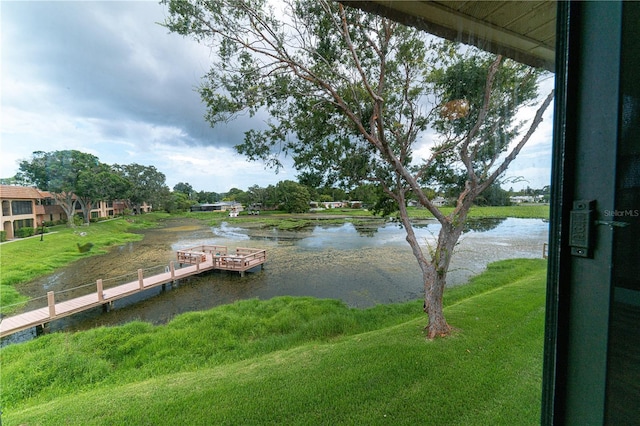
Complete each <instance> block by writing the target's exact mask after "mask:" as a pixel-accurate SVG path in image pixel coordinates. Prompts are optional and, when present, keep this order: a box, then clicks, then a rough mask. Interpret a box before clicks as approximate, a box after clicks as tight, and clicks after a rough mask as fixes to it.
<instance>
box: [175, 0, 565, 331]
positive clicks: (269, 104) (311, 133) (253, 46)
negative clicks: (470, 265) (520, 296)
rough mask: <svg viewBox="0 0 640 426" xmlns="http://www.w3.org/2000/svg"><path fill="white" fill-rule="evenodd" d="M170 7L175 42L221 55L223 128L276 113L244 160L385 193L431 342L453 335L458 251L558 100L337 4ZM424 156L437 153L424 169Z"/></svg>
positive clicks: (251, 140) (310, 0)
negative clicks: (451, 202)
mask: <svg viewBox="0 0 640 426" xmlns="http://www.w3.org/2000/svg"><path fill="white" fill-rule="evenodd" d="M164 3H165V4H167V5H168V10H169V16H168V18H167V20H166V21H165V23H164V25H165V26H166V27H167V28H169V29H170V30H171V31H174V32H176V33H179V34H182V35H184V36H192V37H194V38H195V39H196V40H198V41H199V42H201V43H206V44H208V45H209V46H210V47H211V48H212V50H213V51H215V52H216V57H215V59H214V63H213V65H212V67H211V70H210V71H209V73H208V74H207V75H206V76H205V78H204V82H203V84H202V86H201V87H200V89H199V91H200V94H201V97H202V99H203V101H204V102H205V103H206V106H207V114H206V119H207V120H208V121H209V122H210V123H211V125H214V126H215V125H216V124H217V123H220V122H225V121H229V120H232V119H234V118H235V117H237V116H238V115H241V114H247V113H248V114H249V115H250V116H253V115H255V114H256V113H258V112H267V113H268V115H269V117H270V118H269V121H268V123H267V128H266V129H265V130H249V131H247V132H246V133H245V140H244V142H243V143H242V144H240V145H238V146H237V147H236V148H237V150H238V151H239V152H240V153H243V154H245V155H246V156H247V157H248V158H249V159H252V160H263V161H265V162H266V163H267V164H268V165H271V166H274V167H275V168H276V169H277V168H278V167H280V166H281V163H280V160H279V158H280V155H281V154H283V153H286V154H288V155H290V156H291V158H293V160H294V163H295V167H296V168H297V169H298V170H300V171H302V172H307V173H321V174H322V176H323V177H324V179H325V183H327V184H332V183H335V182H341V183H343V184H347V185H349V184H350V185H353V186H355V185H356V184H361V183H363V182H372V183H375V184H376V185H377V186H378V188H379V189H380V190H381V193H383V194H384V198H385V199H386V202H383V203H380V206H381V207H382V208H384V209H386V210H390V209H397V210H398V211H399V213H398V216H399V219H400V221H401V223H402V225H403V226H404V229H405V230H406V234H407V236H406V239H407V241H408V243H409V245H410V246H411V249H412V251H413V254H414V256H415V258H416V259H417V262H418V265H419V267H420V269H421V270H422V276H423V282H424V310H425V312H426V313H427V314H428V317H429V322H428V325H427V327H426V329H427V336H428V338H434V337H436V336H445V335H447V334H448V333H450V330H451V328H450V326H449V324H447V322H446V320H445V318H444V314H443V309H442V295H443V292H444V288H445V285H446V277H447V270H448V268H449V264H450V262H451V257H452V255H453V250H454V247H455V245H456V244H457V242H458V239H459V237H460V235H461V233H462V230H463V228H464V224H465V221H466V218H467V215H468V212H469V209H470V208H471V206H472V204H473V203H474V201H475V200H476V199H477V197H478V196H479V195H480V194H481V193H482V191H484V190H485V189H486V188H488V187H489V186H490V185H491V184H493V183H494V182H496V180H498V179H499V178H500V177H501V176H502V175H503V174H504V172H505V170H506V169H507V167H508V166H509V164H510V163H511V162H512V161H513V159H514V158H515V157H516V156H517V155H518V153H519V152H520V150H521V149H522V147H523V146H524V145H525V144H526V143H527V141H528V140H529V139H530V138H531V135H532V134H533V132H534V131H535V130H536V128H537V127H538V125H539V123H540V122H541V121H542V116H543V113H544V111H545V110H546V108H547V107H548V106H549V104H550V103H551V100H552V97H553V94H552V93H550V94H549V95H548V96H546V97H545V98H544V99H543V100H542V101H539V100H538V91H537V84H538V79H539V77H540V72H539V71H537V70H535V69H531V68H529V67H526V66H524V65H521V64H518V63H515V62H513V61H511V60H507V59H504V58H502V57H500V56H494V55H490V54H487V53H482V52H478V51H476V50H474V49H472V48H465V49H464V51H463V50H459V49H457V48H456V45H455V44H453V43H449V42H441V41H436V40H435V39H434V38H432V37H430V36H428V35H426V34H425V33H422V32H420V31H418V30H416V29H414V28H409V27H406V26H403V25H400V24H398V23H396V22H393V21H390V20H388V19H384V18H382V17H379V16H375V15H371V14H368V13H365V12H362V11H360V10H356V9H351V8H348V7H344V6H343V5H341V4H340V3H337V2H331V1H327V0H299V1H294V0H291V1H282V2H275V3H270V2H268V1H266V0H256V1H248V0H228V1H227V0H217V1H210V2H203V1H198V0H189V1H186V0H165V1H164ZM276 6H277V7H278V9H277V10H276V9H274V7H276ZM534 104H536V105H537V111H536V112H535V114H534V116H533V118H532V119H531V120H529V121H528V122H526V123H525V122H521V121H520V116H519V115H518V112H519V111H520V110H522V109H523V108H524V107H530V106H533V105H534ZM425 144H430V147H431V150H430V153H429V155H428V156H426V158H418V157H417V151H418V148H420V147H423V146H425ZM446 180H450V181H454V182H455V181H460V180H461V181H462V182H463V185H462V186H461V190H460V192H459V194H458V196H457V200H456V206H455V208H454V210H453V211H452V212H451V213H449V214H444V213H443V212H442V211H441V210H440V209H439V208H438V207H437V206H436V205H434V203H433V202H432V201H431V200H430V199H429V197H428V196H427V192H426V191H424V190H423V188H424V187H425V186H426V185H427V184H429V185H431V186H433V184H434V183H438V182H440V183H441V182H442V181H446ZM408 197H412V198H414V199H417V201H418V202H419V203H420V204H421V205H422V206H424V207H425V208H427V209H428V210H429V211H430V212H431V213H432V214H433V216H434V217H435V218H436V219H437V220H438V221H439V222H440V223H441V225H442V228H441V231H440V233H439V235H438V238H437V242H436V244H435V246H433V247H429V246H427V247H423V246H421V244H420V242H419V241H418V238H417V237H416V235H415V233H414V231H413V227H412V223H411V220H410V218H409V213H408V211H407V207H406V205H407V203H406V201H407V199H408Z"/></svg>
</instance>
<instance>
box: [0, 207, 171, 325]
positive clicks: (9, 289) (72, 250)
mask: <svg viewBox="0 0 640 426" xmlns="http://www.w3.org/2000/svg"><path fill="white" fill-rule="evenodd" d="M163 216H166V215H158V214H154V215H151V214H149V215H144V216H135V217H129V218H127V219H126V220H125V219H115V220H110V221H105V222H98V223H94V224H91V225H90V226H88V227H85V226H82V227H77V228H67V227H65V226H56V227H55V228H52V231H53V232H51V233H47V234H44V236H43V240H42V241H40V236H36V237H33V238H25V239H23V240H19V241H13V242H10V243H4V244H2V246H0V307H1V308H2V312H3V313H10V312H11V311H12V310H13V309H12V308H15V307H12V306H10V305H14V304H16V303H19V302H21V301H23V300H25V299H26V298H25V297H24V296H21V295H20V294H19V284H20V283H25V282H29V281H31V280H33V279H35V278H37V277H40V276H43V275H46V274H50V273H52V272H54V271H56V270H57V269H59V268H62V267H64V266H66V265H68V264H70V263H72V262H74V261H76V260H78V259H80V258H82V257H87V256H93V255H96V254H100V253H105V252H106V249H107V248H108V247H111V246H114V245H118V244H124V243H126V242H129V241H138V240H140V239H141V238H142V235H140V234H133V233H131V232H130V231H131V230H135V229H140V228H144V227H148V226H153V224H154V223H155V221H156V220H157V218H158V217H163ZM87 242H91V243H92V244H93V245H94V246H93V248H92V249H91V251H90V252H87V253H80V252H79V250H78V244H81V245H82V244H85V243H87ZM7 307H8V308H7Z"/></svg>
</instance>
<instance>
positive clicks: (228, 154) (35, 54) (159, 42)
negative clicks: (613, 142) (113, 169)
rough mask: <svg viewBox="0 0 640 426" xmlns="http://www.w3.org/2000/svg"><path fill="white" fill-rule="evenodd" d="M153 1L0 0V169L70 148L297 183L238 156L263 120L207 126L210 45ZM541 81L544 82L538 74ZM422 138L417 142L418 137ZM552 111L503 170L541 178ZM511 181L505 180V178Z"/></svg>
mask: <svg viewBox="0 0 640 426" xmlns="http://www.w3.org/2000/svg"><path fill="white" fill-rule="evenodd" d="M165 14H166V8H165V6H163V5H160V4H159V3H158V2H157V1H135V2H134V1H131V2H93V1H75V2H57V1H56V2H54V1H48V2H31V1H29V2H22V1H21V2H13V1H4V0H3V1H1V2H0V21H1V22H0V35H1V43H2V46H1V62H0V67H1V68H0V76H1V79H2V81H1V92H0V106H1V111H0V128H1V135H0V138H1V139H0V143H1V145H0V152H1V155H0V177H3V178H7V177H11V176H13V175H15V173H16V172H17V169H18V162H19V161H20V160H25V159H29V158H30V157H31V153H32V152H34V151H55V150H64V149H75V150H79V151H83V152H87V153H91V154H93V155H95V156H97V157H98V158H99V159H100V161H102V162H104V163H108V164H115V163H117V164H131V163H138V164H142V165H145V166H151V165H153V166H155V167H156V168H157V169H158V170H159V171H160V172H162V173H164V174H165V175H166V177H167V185H168V186H169V187H170V188H173V186H174V185H175V184H176V183H178V182H187V183H189V184H191V186H193V188H194V189H196V190H198V191H214V192H226V191H228V190H229V189H230V188H232V187H236V188H240V189H243V190H246V189H247V188H248V187H249V186H251V185H259V186H261V187H266V186H268V185H270V184H275V183H277V182H278V181H281V180H285V179H292V180H295V179H296V173H295V171H294V170H293V169H291V168H286V167H285V169H284V170H282V171H280V173H279V174H277V175H276V174H275V172H274V171H273V170H270V169H265V168H264V166H263V165H262V164H261V163H252V162H248V161H246V160H245V158H244V157H243V156H240V155H239V154H236V153H235V151H234V149H233V146H234V145H237V144H239V143H241V142H242V138H243V134H244V132H245V131H246V130H249V129H250V128H252V127H261V119H260V118H254V119H250V118H248V117H241V118H240V119H237V120H236V121H234V122H233V123H230V124H228V125H221V126H217V127H216V128H215V129H212V128H211V127H209V125H208V124H207V123H206V122H205V121H204V118H203V115H204V112H205V110H204V106H203V104H202V103H201V101H200V97H199V95H198V93H197V92H196V91H195V88H196V87H197V86H198V85H199V84H200V81H201V78H202V76H203V75H204V74H205V73H206V72H207V71H208V68H209V64H210V52H209V49H208V48H207V47H205V46H203V45H199V44H198V43H196V42H195V41H193V40H192V39H185V38H183V37H182V36H179V35H177V34H170V33H169V32H168V30H166V29H165V28H163V27H161V26H160V25H158V22H162V21H163V20H164V17H165ZM546 86H547V88H550V87H551V82H550V81H549V82H547V84H546ZM425 142H426V141H425ZM550 145H551V111H548V113H547V114H546V119H545V122H544V123H543V125H542V126H541V128H540V129H539V130H538V132H537V134H536V136H535V137H534V139H532V140H531V141H530V142H529V146H528V147H526V148H525V150H523V152H521V154H520V158H519V159H518V160H516V162H514V163H513V165H512V167H511V168H510V170H509V171H508V172H507V176H520V175H522V176H524V177H525V178H526V180H527V181H526V182H524V183H521V184H514V185H513V186H514V187H515V188H519V187H522V186H527V185H529V186H531V187H534V188H539V187H542V186H544V185H547V184H548V183H549V175H550V161H551V160H550V151H551V147H550ZM505 186H507V187H508V186H509V185H505Z"/></svg>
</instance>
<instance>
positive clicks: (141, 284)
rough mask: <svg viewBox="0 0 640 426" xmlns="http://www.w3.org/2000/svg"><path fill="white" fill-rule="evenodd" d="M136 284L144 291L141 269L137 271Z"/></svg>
mask: <svg viewBox="0 0 640 426" xmlns="http://www.w3.org/2000/svg"><path fill="white" fill-rule="evenodd" d="M138 282H139V283H140V290H142V289H144V276H143V273H142V269H138Z"/></svg>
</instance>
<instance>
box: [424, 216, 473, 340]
mask: <svg viewBox="0 0 640 426" xmlns="http://www.w3.org/2000/svg"><path fill="white" fill-rule="evenodd" d="M463 226H464V224H463V222H462V223H459V224H457V225H456V226H454V225H452V224H450V223H448V222H445V223H443V224H442V229H441V230H440V233H439V234H438V244H437V246H436V248H435V250H434V251H433V252H432V254H431V262H430V263H429V265H428V267H427V268H426V269H424V270H423V279H424V311H425V313H426V314H427V315H428V317H429V323H428V324H427V326H426V327H425V329H426V330H427V338H429V339H433V338H435V337H443V336H446V335H448V334H449V333H450V332H451V326H449V324H447V320H446V319H445V318H444V312H443V306H442V296H443V294H444V288H445V286H446V284H447V272H448V271H449V264H450V263H451V257H452V256H453V249H454V248H455V246H456V244H457V243H458V239H459V238H460V234H461V233H462V229H463Z"/></svg>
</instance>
